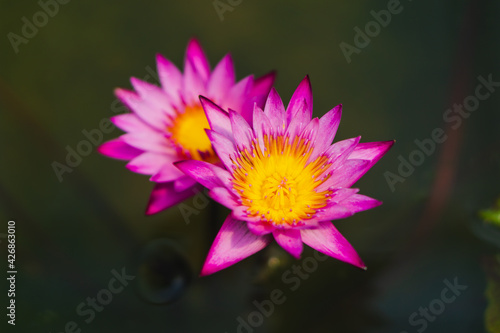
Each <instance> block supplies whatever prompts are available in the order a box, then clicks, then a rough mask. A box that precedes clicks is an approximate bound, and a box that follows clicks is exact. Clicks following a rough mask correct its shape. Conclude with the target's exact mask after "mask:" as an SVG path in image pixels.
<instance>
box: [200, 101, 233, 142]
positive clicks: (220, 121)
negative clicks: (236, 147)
mask: <svg viewBox="0 0 500 333" xmlns="http://www.w3.org/2000/svg"><path fill="white" fill-rule="evenodd" d="M200 103H201V106H202V107H203V110H204V111H205V115H206V116H207V120H208V123H209V124H210V128H211V129H212V130H214V131H215V132H217V133H219V134H222V135H223V136H225V137H226V138H228V139H230V140H233V132H232V131H231V121H230V120H229V114H228V113H227V112H226V111H224V110H223V109H222V108H220V107H219V106H218V105H217V104H215V103H214V102H212V101H211V100H209V99H208V98H205V97H203V96H200Z"/></svg>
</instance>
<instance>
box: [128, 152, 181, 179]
mask: <svg viewBox="0 0 500 333" xmlns="http://www.w3.org/2000/svg"><path fill="white" fill-rule="evenodd" d="M173 160H174V157H173V156H168V155H165V154H159V153H151V152H144V153H142V154H141V155H139V156H137V157H136V158H134V159H133V160H131V161H130V162H129V163H128V164H127V169H129V170H130V171H133V172H137V173H142V174H144V175H154V174H155V173H157V172H158V170H159V169H160V168H161V167H162V165H164V164H167V163H168V164H172V161H173Z"/></svg>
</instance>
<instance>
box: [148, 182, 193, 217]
mask: <svg viewBox="0 0 500 333" xmlns="http://www.w3.org/2000/svg"><path fill="white" fill-rule="evenodd" d="M198 186H199V185H198ZM195 188H196V186H195V187H190V188H188V189H186V190H184V191H180V192H179V191H176V190H175V188H174V182H168V183H158V184H156V185H155V187H154V188H153V191H152V192H151V196H150V197H149V202H148V206H147V208H146V215H153V214H156V213H159V212H161V211H162V210H164V209H167V208H169V207H172V206H174V205H177V204H178V203H180V202H182V201H184V200H185V199H187V198H189V197H192V196H193V195H195V193H198V192H199V191H200V190H201V187H200V188H198V190H195Z"/></svg>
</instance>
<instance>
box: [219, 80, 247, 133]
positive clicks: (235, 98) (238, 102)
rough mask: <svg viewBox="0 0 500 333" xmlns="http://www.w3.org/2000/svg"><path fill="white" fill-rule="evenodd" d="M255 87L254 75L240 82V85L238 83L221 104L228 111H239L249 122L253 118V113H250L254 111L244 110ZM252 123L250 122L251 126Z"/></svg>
mask: <svg viewBox="0 0 500 333" xmlns="http://www.w3.org/2000/svg"><path fill="white" fill-rule="evenodd" d="M252 85H253V75H249V76H247V77H245V78H243V79H242V80H240V81H239V82H238V83H236V84H235V85H234V86H233V87H232V88H231V89H230V90H229V92H228V93H227V94H225V96H224V100H223V101H221V102H220V104H221V105H223V107H224V106H225V108H226V109H233V110H237V111H239V112H240V114H241V115H242V116H243V118H245V120H246V121H247V122H248V119H247V118H248V117H250V119H251V117H252V114H251V112H250V113H249V114H245V113H248V111H251V110H252V109H251V108H250V109H249V110H244V108H243V106H244V104H245V102H246V100H247V99H248V98H247V96H251V95H250V91H251V89H252ZM250 123H251V122H249V124H250Z"/></svg>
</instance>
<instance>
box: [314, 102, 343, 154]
mask: <svg viewBox="0 0 500 333" xmlns="http://www.w3.org/2000/svg"><path fill="white" fill-rule="evenodd" d="M341 116H342V104H339V105H337V106H336V107H334V108H333V109H331V110H330V111H328V112H327V113H326V114H325V115H324V116H323V117H321V118H320V119H319V127H318V136H317V138H318V140H316V144H315V147H314V151H313V153H312V154H311V157H310V158H309V161H314V160H315V159H316V157H318V156H319V155H320V154H321V153H322V152H324V151H325V150H327V149H328V148H329V147H330V145H331V144H332V142H333V139H334V138H335V134H337V130H338V128H339V125H340V118H341Z"/></svg>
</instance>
